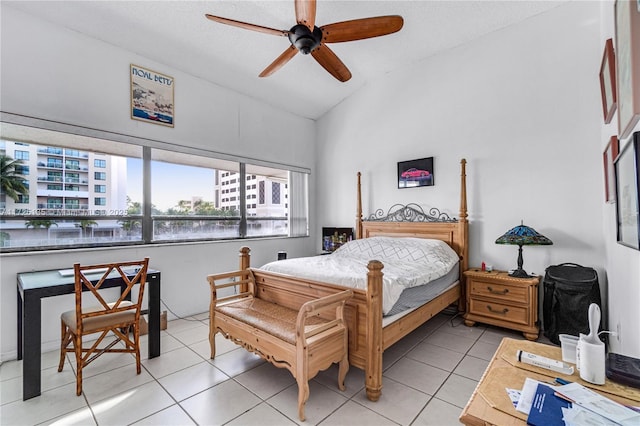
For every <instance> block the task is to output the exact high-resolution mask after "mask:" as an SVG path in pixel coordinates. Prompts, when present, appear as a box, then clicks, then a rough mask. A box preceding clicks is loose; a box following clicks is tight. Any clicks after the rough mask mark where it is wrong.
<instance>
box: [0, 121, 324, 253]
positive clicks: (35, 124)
mask: <svg viewBox="0 0 640 426" xmlns="http://www.w3.org/2000/svg"><path fill="white" fill-rule="evenodd" d="M0 123H9V124H15V125H17V126H24V127H30V128H34V129H37V130H47V131H53V132H58V133H61V134H69V135H74V136H79V137H88V138H95V139H102V140H106V141H112V142H114V143H121V144H122V143H125V144H130V145H132V146H134V147H139V148H141V150H142V162H143V179H142V180H143V190H142V193H143V200H142V210H143V211H142V212H141V214H137V215H136V214H133V215H129V214H127V215H125V216H122V215H112V214H103V215H86V216H83V218H84V219H91V220H123V219H126V220H127V221H132V222H135V221H138V222H139V223H140V224H141V226H142V232H141V238H140V240H135V241H115V242H110V243H108V244H106V243H105V244H102V243H87V244H84V243H76V244H74V245H47V246H38V247H16V248H11V247H9V248H6V247H1V251H2V252H32V251H49V250H69V249H83V248H99V247H118V246H135V245H156V244H177V243H184V242H215V241H228V240H243V239H260V238H295V237H300V236H306V237H308V236H309V222H310V216H309V211H308V209H309V200H308V197H309V186H308V176H309V175H310V174H311V170H310V169H308V168H305V167H300V166H292V165H288V164H281V163H275V162H270V161H265V160H259V159H253V158H243V157H238V156H233V155H229V154H225V153H220V152H216V151H210V150H206V149H202V148H193V147H189V146H183V145H175V144H169V143H165V142H160V141H156V140H150V139H143V138H139V137H135V136H129V135H123V134H119V133H112V132H106V131H101V130H95V129H88V128H84V127H79V126H75V125H70V124H65V123H59V122H52V121H49V120H43V119H37V118H33V117H25V116H18V115H14V114H11V113H5V112H0ZM0 138H2V139H4V138H5V137H4V135H0ZM10 139H11V138H9V139H8V140H10ZM31 144H34V145H46V144H47V142H44V141H43V142H39V141H33V142H31ZM60 148H61V149H63V150H65V149H66V150H74V149H76V148H75V147H74V146H68V145H65V146H60ZM153 149H160V150H165V151H172V152H176V153H180V154H187V155H196V156H205V157H210V158H212V159H216V160H227V161H233V162H237V164H238V165H239V170H240V174H239V176H238V182H240V183H244V182H247V180H255V179H256V175H255V173H245V170H246V167H247V166H248V165H250V166H257V167H268V168H274V169H279V170H282V171H285V172H287V173H288V174H289V175H290V174H291V173H292V172H296V173H300V174H304V175H307V177H306V178H305V184H304V187H301V190H302V191H303V192H304V195H303V196H302V197H301V200H304V203H305V204H306V205H305V209H306V213H305V214H304V220H305V221H306V228H307V229H306V234H301V233H296V234H295V235H292V233H291V220H292V215H291V212H289V213H288V214H287V215H286V216H283V217H268V216H267V217H262V216H261V217H257V216H248V214H247V209H248V207H247V202H246V188H245V185H242V184H240V185H239V186H238V191H237V193H239V197H238V198H239V200H240V212H241V215H240V216H239V217H237V216H223V217H214V216H169V215H152V212H151V208H152V205H151V162H152V159H151V151H152V150H153ZM79 151H91V150H90V149H87V148H80V149H79ZM109 151H110V150H108V149H107V150H100V152H101V153H105V154H108V155H120V156H124V157H127V155H123V154H116V153H110V152H109ZM134 158H135V157H134ZM138 158H139V157H138ZM60 163H61V164H60V166H61V167H56V169H63V168H66V164H64V163H62V162H61V161H60ZM55 171H57V170H52V171H50V172H55ZM48 173H49V172H48ZM47 176H49V174H47ZM94 177H95V175H94ZM288 183H289V184H288V188H291V182H290V181H289V182H288ZM254 186H255V184H254ZM289 197H291V195H289ZM254 198H255V197H254ZM94 202H95V201H94ZM254 206H255V205H254ZM289 207H290V206H287V208H289ZM30 213H33V212H29V213H28V214H26V215H25V214H14V215H4V214H2V215H0V220H2V221H4V220H34V219H36V220H37V219H43V220H47V219H52V218H55V219H56V220H78V216H77V215H37V214H30ZM106 213H109V212H106ZM171 219H176V220H193V221H196V220H198V221H202V220H225V221H238V222H239V229H240V231H239V234H238V236H236V237H231V238H228V237H219V238H205V239H202V238H199V239H176V240H166V239H158V240H154V238H153V224H154V221H159V220H171ZM260 220H286V221H287V222H288V224H289V226H288V227H287V229H288V232H287V234H273V235H249V234H248V232H247V229H248V227H247V223H249V224H251V223H253V222H257V221H260Z"/></svg>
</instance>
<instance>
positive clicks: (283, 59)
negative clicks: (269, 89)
mask: <svg viewBox="0 0 640 426" xmlns="http://www.w3.org/2000/svg"><path fill="white" fill-rule="evenodd" d="M296 53H298V49H296V48H295V47H294V46H293V45H291V46H289V48H288V49H287V50H285V51H284V52H282V54H281V55H280V56H278V57H277V58H276V60H275V61H273V62H272V63H271V65H269V66H268V67H266V68H265V69H264V71H262V72H261V73H260V77H268V76H270V75H271V74H273V73H274V72H276V71H278V70H279V69H280V68H282V67H283V66H284V64H286V63H287V62H289V61H290V60H291V58H293V57H294V56H296Z"/></svg>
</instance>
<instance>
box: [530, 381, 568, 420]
mask: <svg viewBox="0 0 640 426" xmlns="http://www.w3.org/2000/svg"><path fill="white" fill-rule="evenodd" d="M555 391H556V390H555V389H554V388H552V387H551V386H547V385H545V384H542V383H540V384H538V387H537V389H536V395H535V396H534V398H533V404H532V405H531V410H529V417H527V424H529V425H532V426H555V425H559V426H563V425H564V421H563V420H562V409H563V408H570V407H571V403H570V402H569V401H567V400H566V399H562V398H560V397H558V396H556V395H555Z"/></svg>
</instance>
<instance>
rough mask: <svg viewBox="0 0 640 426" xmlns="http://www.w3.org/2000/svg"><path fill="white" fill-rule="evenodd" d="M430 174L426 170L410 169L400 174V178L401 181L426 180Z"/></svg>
mask: <svg viewBox="0 0 640 426" xmlns="http://www.w3.org/2000/svg"><path fill="white" fill-rule="evenodd" d="M430 175H431V173H429V171H428V170H420V169H416V168H415V167H412V168H410V169H408V170H405V171H404V172H402V174H401V175H400V177H401V178H402V179H407V180H414V179H428V178H429V176H430Z"/></svg>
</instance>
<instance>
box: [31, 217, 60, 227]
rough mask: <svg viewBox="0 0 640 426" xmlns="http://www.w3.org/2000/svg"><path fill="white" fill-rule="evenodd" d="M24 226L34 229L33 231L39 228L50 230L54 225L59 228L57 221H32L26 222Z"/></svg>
mask: <svg viewBox="0 0 640 426" xmlns="http://www.w3.org/2000/svg"><path fill="white" fill-rule="evenodd" d="M24 225H25V226H26V227H27V229H29V228H33V229H38V228H45V229H49V228H51V227H52V226H53V225H55V226H58V223H57V222H56V221H55V220H49V219H32V220H25V222H24Z"/></svg>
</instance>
